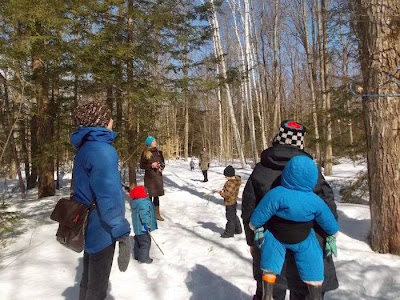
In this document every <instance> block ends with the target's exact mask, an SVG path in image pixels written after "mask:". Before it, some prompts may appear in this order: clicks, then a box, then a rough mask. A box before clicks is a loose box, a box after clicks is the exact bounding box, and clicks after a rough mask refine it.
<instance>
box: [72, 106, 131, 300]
mask: <svg viewBox="0 0 400 300" xmlns="http://www.w3.org/2000/svg"><path fill="white" fill-rule="evenodd" d="M75 119H76V121H77V123H78V125H79V127H78V129H77V130H76V131H75V132H74V133H72V135H71V143H72V144H73V145H74V147H75V148H76V149H77V152H76V156H75V159H74V169H73V179H74V199H75V201H77V202H80V203H83V204H86V205H90V204H91V203H94V204H95V206H94V208H93V209H92V211H91V212H90V214H89V219H88V225H87V230H86V233H85V252H84V256H83V274H82V280H81V283H80V291H79V300H88V299H90V300H101V299H105V298H106V294H107V287H108V280H109V276H110V272H111V265H112V262H113V257H114V250H115V243H116V241H119V253H120V255H119V257H118V265H119V267H120V270H121V271H125V270H126V268H127V267H128V263H129V259H130V244H129V233H130V225H129V222H128V221H127V220H126V219H125V200H124V195H123V191H122V186H121V179H120V175H119V171H118V154H117V151H116V150H115V148H114V147H113V146H112V142H113V141H114V139H115V137H116V135H117V134H116V133H115V132H113V131H112V125H113V121H112V119H111V111H110V110H109V109H108V107H107V106H105V105H102V104H100V103H97V102H88V103H84V104H81V105H79V106H78V107H77V109H76V110H75Z"/></svg>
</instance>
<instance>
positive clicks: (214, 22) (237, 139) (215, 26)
mask: <svg viewBox="0 0 400 300" xmlns="http://www.w3.org/2000/svg"><path fill="white" fill-rule="evenodd" d="M210 3H211V10H212V18H211V23H212V27H213V36H214V46H215V47H216V50H217V54H218V57H217V58H218V59H219V62H220V64H221V69H222V70H221V71H222V74H221V75H222V77H223V79H224V86H225V92H226V96H227V103H228V108H229V115H230V120H231V122H232V126H233V131H234V137H235V142H236V148H237V150H238V155H239V158H240V161H241V164H242V167H243V168H245V166H246V161H245V159H244V153H243V148H242V141H241V137H240V132H239V127H238V126H237V122H236V116H235V111H234V109H233V103H232V97H231V91H230V87H229V84H228V83H227V81H226V78H227V76H226V66H225V59H224V57H223V51H222V45H221V38H220V34H219V26H218V19H217V12H216V10H215V6H214V0H210Z"/></svg>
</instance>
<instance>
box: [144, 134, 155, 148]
mask: <svg viewBox="0 0 400 300" xmlns="http://www.w3.org/2000/svg"><path fill="white" fill-rule="evenodd" d="M154 140H155V138H154V137H152V136H148V137H147V138H146V142H145V144H146V146H147V147H150V145H151V143H152V142H153V141H154Z"/></svg>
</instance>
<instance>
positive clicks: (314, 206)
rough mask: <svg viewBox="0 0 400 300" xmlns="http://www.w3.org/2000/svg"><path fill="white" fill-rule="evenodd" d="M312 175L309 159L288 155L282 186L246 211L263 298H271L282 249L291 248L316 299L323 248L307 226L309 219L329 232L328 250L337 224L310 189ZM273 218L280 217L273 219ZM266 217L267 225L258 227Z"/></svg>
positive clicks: (314, 170)
mask: <svg viewBox="0 0 400 300" xmlns="http://www.w3.org/2000/svg"><path fill="white" fill-rule="evenodd" d="M317 180H318V168H317V166H316V164H315V163H314V161H313V160H312V159H311V158H309V157H307V156H305V155H298V156H295V157H293V158H292V159H291V160H290V161H289V162H288V163H287V164H286V166H285V168H284V169H283V172H282V179H281V184H282V185H281V186H278V187H276V188H274V189H272V190H270V191H269V192H268V193H267V194H266V195H264V197H263V198H262V200H261V202H260V203H259V204H258V205H257V207H256V208H255V210H254V212H253V214H252V215H251V218H250V228H251V229H252V230H254V231H255V236H254V242H255V244H256V245H257V246H258V247H259V248H261V269H262V271H263V276H262V279H263V298H262V299H263V300H270V299H271V297H272V293H273V287H274V283H275V280H276V274H280V272H281V270H282V266H283V263H284V260H285V254H286V250H287V249H289V250H291V251H292V252H293V253H294V258H295V261H296V265H297V268H298V270H299V275H300V278H301V280H302V281H304V282H305V283H306V284H307V287H308V289H309V293H310V298H309V299H311V300H320V299H322V296H321V293H322V282H323V281H324V265H323V253H322V249H321V247H320V246H319V243H318V240H317V238H316V235H315V232H314V229H313V225H314V220H315V221H316V222H317V223H318V225H319V226H321V228H322V229H323V230H324V231H325V232H326V233H327V234H328V235H330V236H331V237H330V238H331V239H330V240H332V243H331V244H329V245H330V246H332V248H331V249H329V250H332V252H333V253H334V254H335V253H336V244H335V238H334V237H333V235H335V234H336V233H337V232H338V230H339V224H338V223H337V221H336V219H335V217H334V215H333V214H332V212H331V210H330V209H329V207H328V206H327V205H326V204H325V202H324V201H323V200H322V199H321V198H320V197H318V196H317V195H316V194H315V193H313V189H314V187H315V185H316V184H317ZM276 219H279V220H280V221H279V222H274V221H276ZM268 221H271V222H269V226H268V228H269V230H266V231H265V232H264V227H263V226H264V225H265V224H266V223H267V222H268ZM274 224H275V225H274ZM264 240H265V242H264Z"/></svg>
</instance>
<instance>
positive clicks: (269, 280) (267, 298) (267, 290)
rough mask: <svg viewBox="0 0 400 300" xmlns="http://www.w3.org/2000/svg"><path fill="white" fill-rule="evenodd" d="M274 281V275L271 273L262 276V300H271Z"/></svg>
mask: <svg viewBox="0 0 400 300" xmlns="http://www.w3.org/2000/svg"><path fill="white" fill-rule="evenodd" d="M275 281H276V275H275V274H273V273H264V274H263V276H262V283H263V297H262V300H272V294H273V291H274V284H275Z"/></svg>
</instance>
